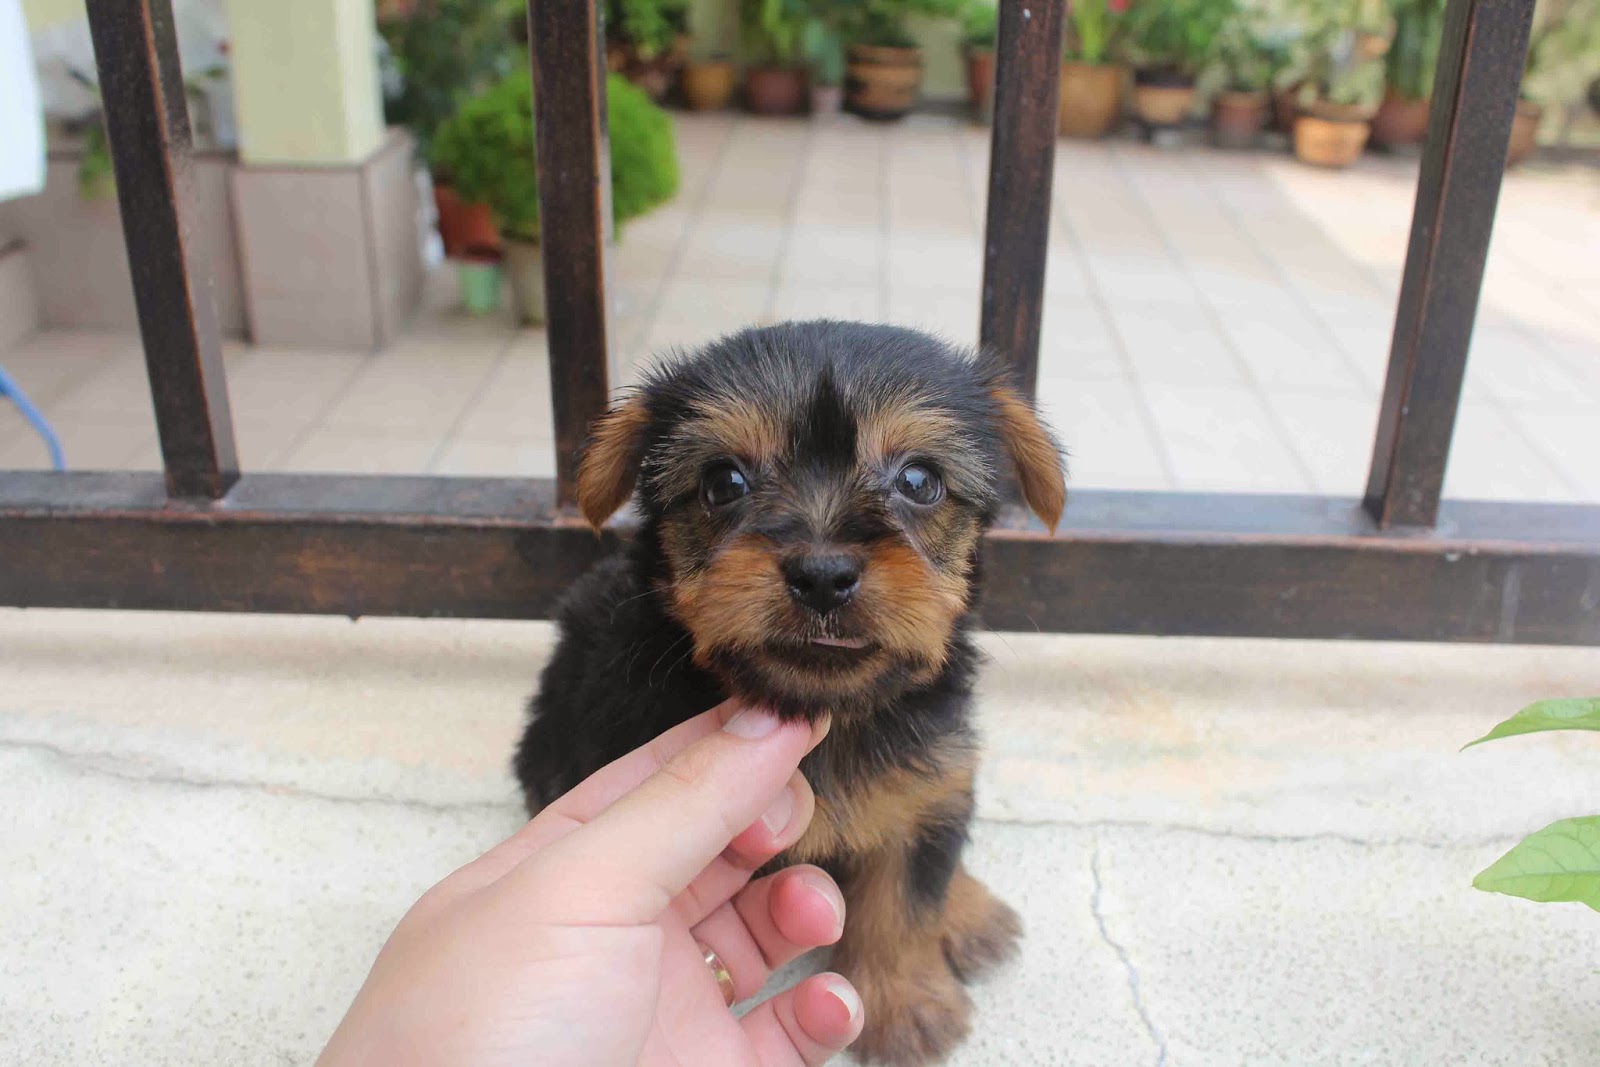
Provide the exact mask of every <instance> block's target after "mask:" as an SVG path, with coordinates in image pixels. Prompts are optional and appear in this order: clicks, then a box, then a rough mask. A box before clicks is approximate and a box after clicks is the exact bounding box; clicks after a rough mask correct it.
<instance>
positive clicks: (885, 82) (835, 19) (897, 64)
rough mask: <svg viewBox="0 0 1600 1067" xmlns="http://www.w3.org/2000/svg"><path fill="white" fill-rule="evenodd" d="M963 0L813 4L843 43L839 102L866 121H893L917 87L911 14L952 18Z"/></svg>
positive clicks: (918, 58)
mask: <svg viewBox="0 0 1600 1067" xmlns="http://www.w3.org/2000/svg"><path fill="white" fill-rule="evenodd" d="M965 6H966V0H829V2H825V3H822V4H820V5H819V7H820V9H821V10H822V11H823V12H824V13H825V15H824V17H825V18H826V19H827V21H828V22H829V24H830V25H833V26H835V27H836V28H837V29H838V30H839V34H840V36H841V37H842V38H843V39H844V41H845V43H846V44H847V45H848V66H847V73H846V77H845V97H844V99H845V106H846V107H847V108H849V109H850V110H851V111H853V112H855V113H856V114H857V115H861V116H863V117H864V118H871V119H898V118H901V117H903V116H904V115H905V114H906V113H907V112H908V111H910V110H911V109H912V108H913V107H914V106H916V103H917V97H918V95H919V94H920V92H921V90H922V49H921V48H920V47H918V46H917V41H916V38H914V37H912V36H911V33H910V30H909V29H908V28H907V22H908V20H910V19H911V18H912V17H913V16H917V15H921V16H926V17H935V18H955V17H957V16H959V15H961V13H962V11H963V10H964V8H965Z"/></svg>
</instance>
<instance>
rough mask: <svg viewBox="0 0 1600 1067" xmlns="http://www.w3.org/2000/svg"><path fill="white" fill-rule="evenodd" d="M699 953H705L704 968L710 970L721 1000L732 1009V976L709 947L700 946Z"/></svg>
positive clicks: (725, 965)
mask: <svg viewBox="0 0 1600 1067" xmlns="http://www.w3.org/2000/svg"><path fill="white" fill-rule="evenodd" d="M700 951H701V952H703V953H705V956H706V966H707V967H710V968H711V974H712V976H713V977H715V978H716V980H717V988H718V989H720V990H722V999H723V1000H724V1001H726V1002H727V1004H728V1007H730V1008H731V1007H733V1000H734V997H733V975H731V974H729V973H728V965H727V964H726V963H723V962H722V957H721V956H719V955H717V954H716V953H715V952H713V951H712V950H711V948H710V947H709V946H707V945H705V944H701V946H700Z"/></svg>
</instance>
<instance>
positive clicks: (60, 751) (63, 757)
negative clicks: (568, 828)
mask: <svg viewBox="0 0 1600 1067" xmlns="http://www.w3.org/2000/svg"><path fill="white" fill-rule="evenodd" d="M0 751H13V752H32V753H36V754H38V755H43V756H47V757H49V758H51V759H54V760H56V761H57V762H58V763H61V764H63V765H65V766H66V767H67V768H68V769H69V770H73V771H76V772H78V773H81V774H93V775H99V776H101V777H103V778H115V779H117V780H119V781H124V782H139V783H145V784H150V785H166V786H176V787H178V788H180V789H233V790H239V791H243V792H251V793H265V794H268V795H271V796H282V797H295V798H299V799H304V800H321V801H326V802H327V803H330V804H347V805H353V806H358V807H369V806H380V807H399V808H411V809H415V810H417V811H427V812H434V813H439V814H452V813H456V812H470V811H479V812H507V811H516V810H518V809H517V804H516V803H515V801H514V800H512V799H510V798H508V799H507V800H506V801H505V802H504V803H495V802H493V801H487V800H463V801H433V800H422V799H419V798H416V797H398V796H358V795H353V794H349V793H328V792H323V791H321V790H317V789H308V788H305V787H303V786H297V785H288V784H284V783H276V782H257V781H250V780H249V779H243V778H197V777H192V776H189V775H185V774H179V773H172V772H171V771H167V770H164V769H162V768H159V767H154V766H152V767H149V768H147V769H141V768H139V767H136V766H133V765H131V762H130V761H131V760H133V759H137V758H138V757H134V756H130V755H128V754H126V753H116V752H85V751H80V750H76V749H70V748H63V747H62V746H60V745H53V744H51V743H49V742H48V741H23V740H18V739H15V738H4V739H0Z"/></svg>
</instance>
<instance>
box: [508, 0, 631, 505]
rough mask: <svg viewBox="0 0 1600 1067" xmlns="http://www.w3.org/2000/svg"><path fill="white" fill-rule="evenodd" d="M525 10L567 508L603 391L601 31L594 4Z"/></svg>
mask: <svg viewBox="0 0 1600 1067" xmlns="http://www.w3.org/2000/svg"><path fill="white" fill-rule="evenodd" d="M528 11H529V14H528V31H529V41H530V43H531V45H532V63H533V85H534V94H533V107H534V125H535V150H536V155H537V157H538V173H539V219H540V243H541V244H542V246H543V250H544V277H545V304H546V314H547V316H548V336H549V339H550V392H551V395H552V397H553V398H554V402H555V427H556V485H557V495H558V499H559V501H560V503H561V504H562V505H563V506H570V505H572V504H574V503H575V502H576V500H577V496H576V478H577V470H578V450H579V448H580V447H581V446H582V444H583V441H584V437H585V436H586V435H587V434H588V432H589V425H590V423H592V422H593V421H594V420H595V418H596V417H597V416H599V414H600V413H601V412H602V411H604V410H605V407H606V401H607V399H608V397H607V394H608V392H609V385H608V382H607V374H608V372H609V369H610V366H609V365H610V352H611V350H610V346H609V341H608V338H607V333H606V248H607V245H608V244H609V241H608V236H609V234H610V232H611V155H610V149H609V147H608V146H607V142H606V63H605V35H604V31H603V27H602V24H601V18H602V14H601V10H600V4H599V3H598V0H560V2H553V0H542V2H541V0H530V2H529V4H528Z"/></svg>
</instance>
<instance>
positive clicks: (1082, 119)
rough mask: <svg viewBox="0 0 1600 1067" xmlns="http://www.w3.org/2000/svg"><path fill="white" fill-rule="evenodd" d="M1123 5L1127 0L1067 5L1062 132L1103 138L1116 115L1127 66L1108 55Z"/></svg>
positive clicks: (1117, 32)
mask: <svg viewBox="0 0 1600 1067" xmlns="http://www.w3.org/2000/svg"><path fill="white" fill-rule="evenodd" d="M1126 10H1127V0H1081V2H1077V3H1073V4H1071V5H1069V6H1068V8H1067V33H1066V56H1065V59H1064V60H1063V62H1062V64H1061V118H1060V125H1059V129H1060V131H1061V134H1062V136H1064V137H1103V136H1105V135H1106V133H1108V132H1109V131H1110V130H1111V128H1112V127H1113V126H1115V125H1116V124H1117V119H1118V118H1119V117H1120V116H1121V114H1122V84H1123V82H1124V81H1125V80H1126V78H1127V71H1126V69H1125V68H1124V67H1123V66H1122V64H1120V63H1117V62H1115V60H1114V58H1113V57H1114V56H1115V55H1116V54H1117V45H1118V41H1119V38H1120V36H1121V31H1122V28H1123V25H1124V22H1123V13H1124V12H1125V11H1126Z"/></svg>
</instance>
